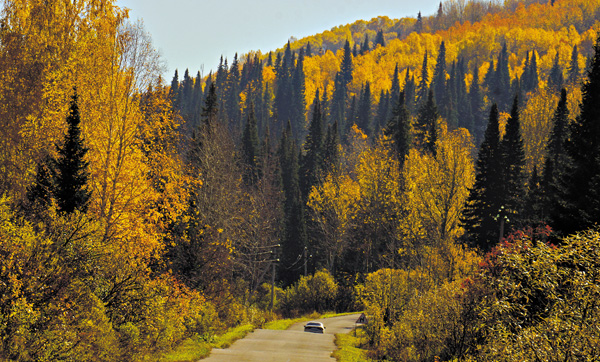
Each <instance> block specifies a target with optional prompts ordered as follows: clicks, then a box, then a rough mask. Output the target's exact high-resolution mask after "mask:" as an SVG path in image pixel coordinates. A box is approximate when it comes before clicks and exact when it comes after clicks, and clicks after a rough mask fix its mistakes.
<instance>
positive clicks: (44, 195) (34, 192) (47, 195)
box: [26, 156, 54, 209]
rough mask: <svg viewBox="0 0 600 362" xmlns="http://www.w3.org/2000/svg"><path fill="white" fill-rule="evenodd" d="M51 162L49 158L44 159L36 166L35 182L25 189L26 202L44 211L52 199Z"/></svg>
mask: <svg viewBox="0 0 600 362" xmlns="http://www.w3.org/2000/svg"><path fill="white" fill-rule="evenodd" d="M52 165H53V160H52V158H51V157H50V156H46V157H44V159H43V160H42V162H39V163H38V164H37V168H36V173H35V181H34V183H33V185H31V186H30V187H29V188H28V189H27V195H26V196H27V200H29V202H30V203H31V204H32V205H33V206H34V208H35V209H37V208H38V206H39V207H40V208H41V209H46V208H47V207H48V206H49V205H50V202H51V201H52V199H53V198H54V196H53V195H54V183H53V180H52V175H53V171H52Z"/></svg>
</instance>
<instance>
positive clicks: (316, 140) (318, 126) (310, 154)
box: [300, 91, 325, 199]
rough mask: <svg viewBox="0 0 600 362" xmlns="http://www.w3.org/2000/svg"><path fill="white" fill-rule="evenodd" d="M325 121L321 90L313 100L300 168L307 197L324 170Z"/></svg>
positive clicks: (304, 192)
mask: <svg viewBox="0 0 600 362" xmlns="http://www.w3.org/2000/svg"><path fill="white" fill-rule="evenodd" d="M324 142H325V135H324V122H323V113H322V111H321V100H320V99H319V92H318V91H317V94H316V96H315V100H314V102H313V112H312V119H311V122H310V126H309V130H308V135H307V136H306V141H305V142H304V150H305V152H306V155H305V156H304V157H303V158H302V165H301V170H300V177H301V180H300V183H301V190H302V195H303V196H304V198H305V199H307V198H308V194H309V193H310V190H311V188H312V187H313V186H314V185H316V184H317V183H318V182H319V179H320V177H321V176H322V174H323V170H324V156H325V155H324V153H325V150H324V146H325V144H324Z"/></svg>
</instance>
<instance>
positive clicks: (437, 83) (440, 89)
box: [431, 40, 446, 108]
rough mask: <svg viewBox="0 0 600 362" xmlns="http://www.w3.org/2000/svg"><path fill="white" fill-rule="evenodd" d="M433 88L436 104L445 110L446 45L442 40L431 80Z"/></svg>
mask: <svg viewBox="0 0 600 362" xmlns="http://www.w3.org/2000/svg"><path fill="white" fill-rule="evenodd" d="M431 88H433V96H434V98H435V102H436V104H437V105H438V106H440V108H443V104H442V103H443V101H444V99H445V95H446V45H445V43H444V41H443V40H442V43H441V44H440V48H439V51H438V57H437V62H436V64H435V70H434V72H433V78H432V80H431Z"/></svg>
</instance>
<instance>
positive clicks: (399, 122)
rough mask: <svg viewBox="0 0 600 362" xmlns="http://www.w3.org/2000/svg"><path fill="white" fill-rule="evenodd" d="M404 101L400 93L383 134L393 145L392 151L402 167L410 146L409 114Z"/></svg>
mask: <svg viewBox="0 0 600 362" xmlns="http://www.w3.org/2000/svg"><path fill="white" fill-rule="evenodd" d="M405 103H406V102H405V100H404V92H402V93H400V95H399V96H398V100H397V101H396V105H395V107H394V111H393V113H392V118H390V120H389V122H388V124H387V126H386V128H385V133H386V135H388V136H389V137H390V138H391V139H392V142H393V143H394V151H395V154H396V157H397V159H398V161H399V162H400V165H401V166H403V165H404V160H405V158H406V156H407V155H408V152H409V150H410V146H411V143H412V142H411V134H410V114H409V113H408V109H406V105H405Z"/></svg>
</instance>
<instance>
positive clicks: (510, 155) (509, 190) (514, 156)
mask: <svg viewBox="0 0 600 362" xmlns="http://www.w3.org/2000/svg"><path fill="white" fill-rule="evenodd" d="M500 153H501V159H500V161H501V163H502V165H501V166H502V176H503V183H502V186H503V190H502V198H503V204H502V206H504V209H503V210H504V211H503V213H504V214H503V215H501V217H504V216H506V219H507V220H506V221H507V223H509V222H510V223H511V224H514V225H518V222H519V218H520V216H521V215H520V214H521V211H522V210H521V205H522V203H523V198H524V196H525V192H524V191H525V176H524V172H523V167H524V166H525V150H524V147H523V139H522V138H521V126H520V120H519V98H518V97H515V98H514V101H513V106H512V109H511V112H510V117H509V118H508V120H507V122H506V132H505V134H504V137H503V139H502V142H500Z"/></svg>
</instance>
